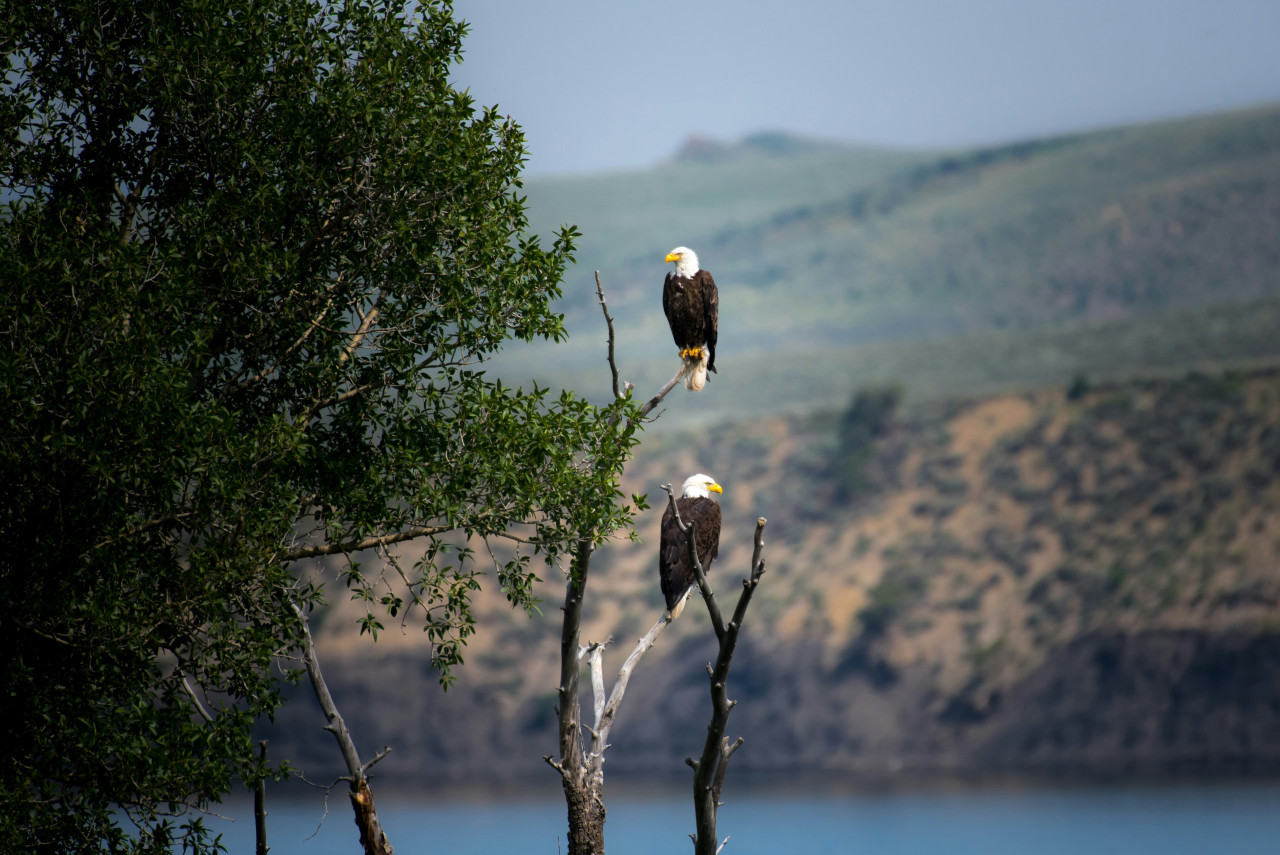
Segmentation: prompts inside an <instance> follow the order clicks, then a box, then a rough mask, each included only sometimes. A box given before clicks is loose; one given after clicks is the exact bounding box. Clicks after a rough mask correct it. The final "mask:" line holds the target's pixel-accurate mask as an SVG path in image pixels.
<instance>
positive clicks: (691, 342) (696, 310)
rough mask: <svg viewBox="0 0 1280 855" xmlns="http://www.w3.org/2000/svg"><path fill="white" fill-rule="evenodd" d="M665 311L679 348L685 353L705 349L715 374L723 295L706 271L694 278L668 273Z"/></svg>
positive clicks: (710, 366) (709, 365)
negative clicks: (699, 348)
mask: <svg viewBox="0 0 1280 855" xmlns="http://www.w3.org/2000/svg"><path fill="white" fill-rule="evenodd" d="M662 311H663V312H665V313H666V316H667V323H668V324H669V325H670V326H671V337H672V338H673V339H675V342H676V347H678V348H680V350H681V351H682V352H683V351H686V350H688V349H690V348H696V347H705V348H706V349H707V370H708V371H710V372H712V373H715V371H716V328H717V327H718V325H719V320H720V294H719V292H718V291H717V290H716V281H715V280H714V279H712V278H711V274H710V273H708V272H707V271H705V270H699V271H698V272H697V273H695V274H693V275H692V276H681V275H679V274H678V273H668V274H667V278H666V279H665V280H664V281H663V284H662ZM682 355H683V353H682Z"/></svg>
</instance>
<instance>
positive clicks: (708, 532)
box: [658, 498, 720, 611]
mask: <svg viewBox="0 0 1280 855" xmlns="http://www.w3.org/2000/svg"><path fill="white" fill-rule="evenodd" d="M676 505H677V506H678V507H679V508H680V518H681V519H683V520H684V523H685V525H688V524H689V523H690V522H693V523H694V524H695V528H694V548H695V549H697V551H698V561H700V562H701V563H702V572H703V573H707V572H710V569H711V562H712V560H713V559H715V557H716V556H717V555H718V554H719V552H720V505H719V504H718V503H716V502H715V501H714V500H712V499H707V498H696V499H684V498H680V499H676ZM658 579H659V582H660V583H661V585H662V596H663V598H664V599H665V600H666V603H667V611H671V610H672V609H674V608H675V606H676V604H677V603H679V602H680V598H681V597H683V596H684V594H685V591H688V590H689V588H691V587H692V586H693V583H694V582H696V581H697V577H696V576H694V573H693V565H692V564H690V563H689V551H688V549H687V548H686V546H685V540H684V535H683V534H681V533H680V526H679V524H678V523H677V522H676V518H675V515H674V514H673V513H671V506H670V505H667V509H666V511H664V512H663V514H662V536H661V543H660V544H659V547H658Z"/></svg>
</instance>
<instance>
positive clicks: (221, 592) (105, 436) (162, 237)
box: [0, 0, 636, 851]
mask: <svg viewBox="0 0 1280 855" xmlns="http://www.w3.org/2000/svg"><path fill="white" fill-rule="evenodd" d="M450 12H451V10H450V8H449V6H448V4H447V3H436V2H429V3H417V4H411V5H410V6H409V7H408V8H405V7H404V6H403V5H401V4H399V3H393V2H384V0H370V2H336V3H321V2H306V0H267V1H266V2H258V3H244V2H240V0H180V2H176V1H175V0H163V2H155V0H81V1H80V2H76V0H71V2H66V0H60V2H50V0H0V56H2V57H3V59H0V61H3V62H4V63H5V66H6V69H5V70H6V74H5V78H4V84H3V90H2V93H0V94H2V100H0V160H2V162H3V182H4V186H3V188H0V203H3V205H4V210H3V212H0V253H3V257H2V258H0V269H2V270H3V274H0V275H2V276H3V287H2V288H0V354H2V356H0V398H3V400H4V401H5V407H4V410H3V415H0V419H2V421H0V483H3V484H4V490H3V491H2V493H0V495H2V498H0V538H2V541H0V542H3V544H4V547H3V550H0V590H2V592H3V598H2V599H0V644H3V645H4V649H5V655H4V657H3V659H2V660H0V685H3V687H4V692H3V699H2V700H0V720H2V721H4V722H6V725H5V733H4V740H3V748H2V749H0V816H3V819H2V820H0V849H4V850H6V851H9V850H12V851H39V850H48V851H97V850H99V849H103V848H109V849H122V850H127V849H130V848H133V847H135V846H137V847H139V848H142V849H151V848H155V849H166V848H167V846H168V845H169V843H170V841H171V840H178V839H181V838H182V837H183V836H187V837H188V842H192V843H199V842H200V841H199V839H198V838H199V827H198V825H197V826H192V825H190V824H189V823H187V822H186V820H179V822H178V823H175V824H169V823H167V821H166V820H165V818H164V817H165V814H166V813H167V812H169V811H170V810H171V809H172V810H176V811H178V812H181V809H182V808H183V807H184V806H188V805H203V804H205V803H206V802H207V801H208V800H209V799H210V798H217V797H218V796H219V795H220V794H222V793H224V792H226V791H227V789H228V788H229V787H230V786H231V785H232V783H233V782H234V781H235V780H236V779H237V778H240V779H244V780H247V781H251V780H253V779H255V778H256V777H258V776H261V775H263V774H266V773H267V771H268V770H265V769H263V768H261V766H260V762H259V761H258V760H257V759H256V751H255V750H254V749H255V746H252V745H251V744H250V742H251V740H250V735H251V727H252V722H253V720H254V719H255V717H258V716H261V715H265V714H269V713H270V712H271V710H273V709H274V708H275V707H276V706H277V704H278V702H279V696H278V692H277V682H276V680H275V679H274V678H273V672H272V666H273V663H274V662H276V661H277V658H278V657H279V656H281V655H285V654H288V653H289V652H290V651H293V650H295V649H296V647H297V644H298V641H299V631H300V628H299V621H298V619H297V616H296V615H295V613H294V612H293V608H292V604H293V603H294V602H301V603H304V604H306V603H308V602H310V601H311V600H312V599H314V598H315V597H316V596H317V593H316V591H314V590H313V589H311V588H309V587H307V586H305V585H302V584H301V583H299V582H298V581H297V574H296V573H295V572H294V570H293V569H292V568H293V567H294V564H293V562H295V561H296V560H298V559H301V558H308V557H315V556H321V555H333V556H337V560H338V561H339V563H340V564H342V566H344V567H345V568H346V571H345V572H346V576H347V582H348V583H349V585H350V587H351V590H352V591H354V592H355V594H356V595H357V596H362V597H364V598H366V599H367V600H368V601H369V605H370V613H369V617H368V618H367V620H366V623H365V628H366V629H368V630H370V631H374V632H376V630H377V628H378V626H379V624H378V622H377V621H378V618H377V614H378V610H377V609H375V607H379V608H380V607H385V608H386V610H387V611H389V612H390V613H391V614H393V615H398V614H403V612H404V611H406V610H413V609H415V608H417V609H418V610H419V613H420V615H421V616H422V618H423V622H424V624H425V626H426V629H427V631H428V633H429V634H430V636H431V638H432V641H433V642H434V648H433V650H434V655H435V657H436V664H437V666H438V668H439V669H440V671H441V674H442V676H443V677H444V678H445V679H447V678H448V675H449V667H450V666H451V665H453V664H456V663H457V662H459V661H460V644H461V643H462V642H463V641H465V638H466V636H467V635H468V634H469V633H470V632H471V631H472V628H473V627H472V622H471V617H470V613H469V609H468V597H469V594H470V592H471V591H472V590H473V588H474V585H475V574H476V573H477V572H478V569H477V566H476V565H475V563H474V562H473V561H472V554H471V552H470V550H468V549H465V548H459V546H458V545H459V543H460V542H461V541H460V538H461V537H463V536H470V537H473V538H490V537H505V538H507V541H506V542H508V543H511V544H513V550H514V551H512V550H508V551H506V552H501V553H500V554H503V555H507V556H514V557H510V558H502V559H495V564H496V565H497V568H496V569H497V571H498V576H499V578H500V580H501V583H502V584H503V585H504V587H505V589H506V590H507V592H508V595H509V596H510V598H511V599H512V601H513V603H515V604H516V605H529V603H530V599H529V598H530V586H531V582H532V578H533V576H532V574H533V572H534V568H533V565H532V564H531V563H530V556H531V555H533V554H541V555H542V556H543V557H545V558H546V559H547V560H548V561H555V560H558V558H559V556H560V554H561V552H562V550H563V548H564V547H565V546H566V544H568V543H569V542H570V541H571V539H572V536H573V533H576V532H582V531H588V532H599V533H601V535H600V536H603V535H604V533H607V532H610V531H613V530H615V529H616V528H617V527H618V526H619V525H621V524H625V523H626V521H627V520H628V519H629V516H628V514H629V510H628V509H627V508H626V506H625V505H623V504H621V503H620V502H618V501H617V497H618V493H617V477H618V473H619V470H620V467H621V462H622V460H623V458H624V457H625V455H626V453H627V451H628V449H629V448H630V446H631V445H632V444H633V442H634V440H633V438H632V436H631V430H632V429H633V427H634V425H635V423H636V422H635V419H633V418H630V417H619V416H621V415H622V413H621V412H608V411H599V410H596V409H594V408H592V407H591V406H589V405H588V404H587V403H585V402H584V401H582V400H581V399H579V398H577V397H576V396H573V395H571V394H568V393H565V394H563V395H560V396H558V397H557V396H551V395H549V394H548V393H547V392H546V390H541V389H537V388H535V389H534V391H533V392H531V393H530V392H520V391H516V390H512V389H509V388H506V387H504V386H502V385H501V384H500V383H498V382H497V381H495V380H493V379H491V378H489V377H487V376H486V375H485V374H484V373H483V372H482V366H480V365H479V363H480V362H481V361H482V360H483V359H484V358H485V357H486V356H487V355H489V354H491V353H493V352H494V351H495V350H496V349H497V348H498V347H500V346H501V344H502V343H503V342H504V341H506V340H509V339H511V338H516V339H523V340H533V339H538V338H549V339H556V340H558V339H560V338H562V337H563V335H564V329H563V326H562V323H561V318H560V317H559V316H558V315H557V314H556V313H555V312H554V311H553V310H552V307H551V300H552V299H554V298H555V297H556V296H558V293H559V292H558V283H559V281H560V279H561V276H562V274H563V271H564V267H565V265H566V263H568V261H569V259H570V253H571V251H572V245H571V241H572V237H573V234H572V233H571V232H569V231H566V232H563V233H562V234H561V235H560V236H559V237H558V238H557V239H556V240H555V241H554V244H553V245H552V246H551V247H550V248H543V247H542V246H540V245H539V243H538V242H537V241H536V240H535V239H532V238H530V237H528V236H526V234H525V230H526V220H525V217H524V213H523V200H522V199H521V198H520V197H519V196H518V194H517V192H516V191H517V189H518V187H519V183H518V175H519V170H520V167H521V165H522V163H523V158H524V145H523V138H522V136H521V133H520V130H519V128H518V127H517V126H516V125H515V124H513V123H512V122H511V121H510V120H509V119H507V118H504V117H502V116H500V115H498V114H497V113H496V112H494V111H493V110H486V111H481V112H477V110H476V108H475V105H474V104H473V103H472V101H471V100H470V98H469V97H468V96H467V95H466V94H464V93H460V92H458V91H456V90H454V89H453V88H451V86H450V85H449V81H448V73H449V68H450V65H451V63H453V62H454V61H456V60H457V58H458V56H459V53H460V45H461V39H462V36H463V34H464V27H463V25H462V24H461V23H459V22H457V21H454V20H453V19H452V17H451V14H450ZM611 407H614V408H618V409H619V410H621V409H623V408H629V407H631V403H630V402H629V400H622V401H619V402H616V403H615V404H613V405H611ZM448 537H452V538H453V539H452V540H448V539H440V538H448ZM410 538H421V539H424V540H426V541H427V542H428V548H427V550H426V556H425V558H424V559H423V560H422V562H421V563H420V564H419V565H418V566H416V567H414V568H412V569H409V568H405V569H404V582H405V585H402V586H400V587H399V588H391V587H379V586H378V585H377V584H376V579H375V578H372V577H366V576H365V575H363V573H362V571H361V568H360V566H359V565H356V564H353V563H351V556H352V554H353V553H355V552H357V551H358V550H360V549H367V548H370V547H374V548H378V547H384V548H385V546H386V545H387V544H390V543H395V542H399V541H402V540H406V539H410ZM451 544H452V548H451ZM406 591H407V593H406ZM117 805H118V806H123V807H125V808H126V809H128V810H129V811H130V812H131V813H132V814H133V815H134V816H135V817H136V818H137V819H138V820H139V821H140V822H141V828H142V831H141V833H137V832H135V833H136V834H137V837H136V839H132V840H131V839H126V838H125V837H123V836H122V832H121V831H120V830H119V828H117V826H116V820H115V819H114V816H115V814H113V809H114V808H113V806H117Z"/></svg>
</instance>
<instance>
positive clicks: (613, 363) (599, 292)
mask: <svg viewBox="0 0 1280 855" xmlns="http://www.w3.org/2000/svg"><path fill="white" fill-rule="evenodd" d="M596 296H597V297H599V298H600V309H601V311H603V312H604V322H605V324H606V325H607V326H608V327H609V370H610V371H611V372H613V397H614V398H621V397H622V394H621V393H620V392H619V390H618V362H617V360H616V359H614V352H613V341H614V338H613V316H612V315H610V314H609V304H608V303H606V302H605V301H604V286H602V285H601V284H600V271H599V270H597V271H596Z"/></svg>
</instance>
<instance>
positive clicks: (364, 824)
mask: <svg viewBox="0 0 1280 855" xmlns="http://www.w3.org/2000/svg"><path fill="white" fill-rule="evenodd" d="M349 795H350V796H351V808H352V809H353V810H354V811H355V814H356V828H358V829H360V845H361V846H362V847H364V855H393V853H392V850H391V844H390V843H388V842H387V836H386V835H385V834H383V833H382V825H381V823H379V822H378V811H377V808H375V807H374V806H373V793H372V792H371V791H370V790H369V782H368V781H367V780H366V779H364V778H360V779H359V782H358V783H353V784H352V785H351V792H350V793H349Z"/></svg>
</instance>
